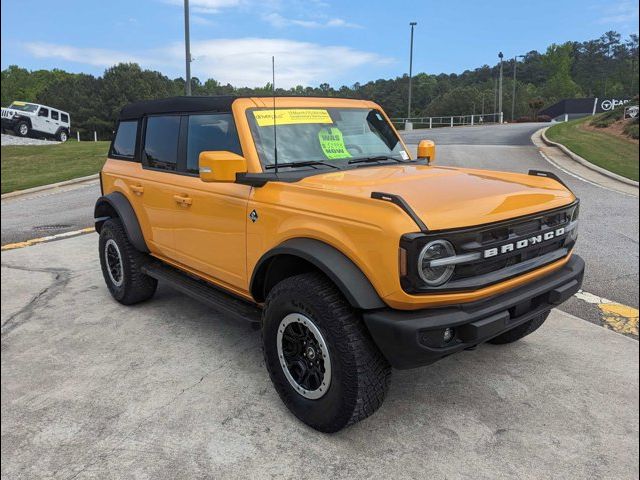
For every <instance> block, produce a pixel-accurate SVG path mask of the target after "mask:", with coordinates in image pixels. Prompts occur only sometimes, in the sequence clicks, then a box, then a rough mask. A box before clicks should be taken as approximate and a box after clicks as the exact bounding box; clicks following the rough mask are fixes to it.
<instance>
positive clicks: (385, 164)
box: [95, 97, 584, 432]
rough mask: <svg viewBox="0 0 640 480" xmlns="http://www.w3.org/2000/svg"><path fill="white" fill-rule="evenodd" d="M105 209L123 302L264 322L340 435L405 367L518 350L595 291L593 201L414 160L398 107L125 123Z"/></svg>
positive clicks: (102, 227)
mask: <svg viewBox="0 0 640 480" xmlns="http://www.w3.org/2000/svg"><path fill="white" fill-rule="evenodd" d="M101 185H102V196H101V197H100V198H99V199H98V201H97V203H96V206H95V225H96V230H97V231H98V232H99V234H100V242H99V255H100V262H101V265H102V271H103V274H104V278H105V281H106V283H107V286H108V288H109V290H110V291H111V294H112V295H113V297H114V298H115V299H116V300H118V301H119V302H121V303H123V304H125V305H130V304H134V303H137V302H141V301H143V300H147V299H149V298H150V297H152V296H153V295H154V292H155V290H156V286H157V282H158V280H160V281H163V282H166V283H168V284H170V285H172V286H173V287H175V288H177V289H179V290H181V291H182V292H184V293H186V294H188V295H191V296H192V297H194V298H196V299H198V300H200V301H203V302H206V303H208V304H209V305H212V306H213V307H215V309H217V310H218V311H220V312H224V313H226V314H228V315H229V316H234V317H238V318H244V319H248V320H251V321H255V322H257V325H259V326H260V327H261V329H262V342H263V349H264V360H265V363H266V366H267V370H268V371H269V375H270V376H271V380H272V381H273V384H274V386H275V388H276V390H277V391H278V394H279V395H280V397H281V398H282V400H283V402H284V403H285V404H286V405H287V407H288V408H289V409H290V410H291V411H292V412H293V413H294V414H295V415H296V416H297V417H298V418H299V419H301V420H302V421H303V422H305V423H307V424H308V425H310V426H312V427H313V428H315V429H318V430H321V431H324V432H335V431H338V430H340V429H341V428H344V427H345V426H347V425H350V424H352V423H355V422H357V421H359V420H361V419H363V418H365V417H367V416H369V415H371V414H372V413H373V412H374V411H375V410H376V409H377V408H378V407H379V406H380V405H381V404H382V401H383V399H384V396H385V393H386V391H387V389H388V385H389V378H390V373H391V367H395V368H399V369H403V368H412V367H416V366H421V365H427V364H429V363H432V362H434V361H436V360H438V359H440V358H443V357H445V356H447V355H451V354H452V353H456V352H460V351H462V350H465V349H469V348H473V347H475V346H476V345H478V344H480V343H483V342H490V343H496V344H502V343H509V342H513V341H515V340H518V339H520V338H522V337H524V336H525V335H528V334H530V333H531V332H533V331H534V330H536V329H537V328H538V327H540V325H541V324H542V323H543V322H544V321H545V319H546V318H547V316H548V314H549V311H550V310H551V309H552V308H553V307H555V306H557V305H559V304H560V303H562V302H563V301H565V300H567V299H568V298H569V297H570V296H571V295H573V294H574V293H575V292H576V291H577V290H578V289H579V288H580V286H581V283H582V277H583V271H584V262H583V261H582V259H580V258H579V257H578V256H577V255H573V254H572V251H573V248H574V245H575V242H576V237H577V231H578V229H577V225H578V210H579V209H578V200H577V199H576V197H575V196H574V195H573V193H572V192H571V191H570V190H569V189H568V188H567V187H566V186H565V185H564V184H562V182H561V181H560V180H559V179H558V178H557V177H555V176H554V175H553V174H550V173H547V172H540V171H531V172H528V174H516V173H504V172H490V171H485V170H473V169H463V168H450V167H443V166H437V165H435V147H434V145H433V143H432V142H429V141H426V140H425V141H422V142H421V143H420V145H419V146H418V148H417V155H416V156H415V157H414V156H413V155H412V154H411V153H410V151H409V149H408V148H407V146H406V145H405V144H404V143H403V141H402V139H401V138H400V136H399V135H398V133H397V132H396V130H395V129H394V128H393V126H392V124H391V122H390V121H389V119H388V118H387V116H386V114H385V113H384V111H383V110H382V109H381V108H380V106H378V105H376V104H375V103H372V102H369V101H363V100H349V99H339V98H313V97H300V98H296V97H277V98H254V97H251V98H240V97H176V98H168V99H162V100H154V101H145V102H139V103H133V104H130V105H128V106H126V107H124V108H123V109H122V111H121V113H120V118H119V122H118V126H117V131H116V134H115V137H114V139H113V142H112V144H111V148H110V151H109V158H108V160H107V162H106V163H105V165H104V168H103V170H102V172H101Z"/></svg>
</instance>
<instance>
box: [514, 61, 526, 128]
mask: <svg viewBox="0 0 640 480" xmlns="http://www.w3.org/2000/svg"><path fill="white" fill-rule="evenodd" d="M519 58H525V56H524V55H516V56H515V57H513V94H512V95H511V123H513V119H514V117H515V114H516V70H517V69H518V59H519Z"/></svg>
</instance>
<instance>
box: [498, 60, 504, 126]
mask: <svg viewBox="0 0 640 480" xmlns="http://www.w3.org/2000/svg"><path fill="white" fill-rule="evenodd" d="M503 57H504V55H503V54H502V52H500V53H498V58H499V59H500V80H499V82H498V113H499V114H500V123H502V120H503V117H504V113H503V112H502V59H503Z"/></svg>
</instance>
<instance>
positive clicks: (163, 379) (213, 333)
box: [1, 234, 639, 480]
mask: <svg viewBox="0 0 640 480" xmlns="http://www.w3.org/2000/svg"><path fill="white" fill-rule="evenodd" d="M96 248H97V236H96V235H95V234H91V235H84V236H81V237H76V238H72V239H67V240H64V241H58V242H51V243H46V244H41V245H37V246H33V247H29V248H24V249H18V250H12V251H5V252H3V253H2V283H1V287H2V315H1V317H2V337H1V338H2V395H1V406H2V409H1V415H2V442H1V449H2V467H1V469H2V478H3V479H7V480H9V479H11V480H20V479H34V478H51V479H70V478H74V479H88V478H114V479H120V478H138V479H164V478H171V479H194V478H233V479H235V478H350V479H351V478H355V479H358V478H363V479H364V478H367V479H368V478H381V479H382V478H384V479H387V478H394V479H395V478H425V477H427V478H434V479H440V478H448V479H466V478H474V479H497V478H525V479H527V478H532V479H539V478H545V479H554V478H589V479H636V478H638V475H639V471H638V462H637V460H638V398H639V397H638V343H637V342H636V341H634V340H631V339H629V338H626V337H624V336H622V335H618V334H616V333H613V332H611V331H608V330H606V329H603V328H600V327H597V326H595V325H591V324H589V323H587V322H584V321H582V320H580V319H576V318H574V317H572V316H570V315H567V314H564V313H562V312H559V311H554V312H553V314H552V316H551V317H550V319H549V320H548V321H547V323H546V324H545V325H544V326H543V327H542V328H541V329H540V330H538V332H536V333H534V334H533V335H531V336H529V337H527V338H526V339H524V340H522V341H520V342H518V343H515V344H512V345H508V346H492V345H486V346H481V347H480V348H478V349H477V350H475V351H472V352H464V353H462V354H459V355H455V356H453V357H449V358H447V359H444V360H443V361H441V362H439V363H437V364H435V365H432V366H430V367H426V368H422V369H417V370H410V371H394V376H393V379H392V385H391V389H390V391H389V396H388V398H387V400H386V402H385V404H384V405H383V407H382V408H381V409H380V410H379V411H378V412H377V413H376V414H375V415H374V416H373V417H370V418H369V419H367V420H365V421H364V422H361V423H360V424H357V425H355V426H353V427H351V428H349V429H347V430H345V431H343V432H340V433H338V434H336V435H324V434H320V433H317V432H315V431H313V430H311V429H309V428H307V427H306V426H304V425H303V424H301V423H300V422H298V421H297V420H296V419H295V418H294V417H293V416H292V415H290V414H289V413H288V411H287V410H286V409H285V407H284V406H283V405H282V403H281V402H280V400H279V398H278V397H277V395H276V393H275V391H274V390H273V388H272V387H271V385H270V382H269V379H268V375H267V373H266V370H265V368H264V365H263V361H262V354H261V351H260V343H259V332H255V331H253V330H252V329H251V328H250V326H249V325H248V324H243V323H235V322H232V321H231V320H229V319H226V318H224V317H222V316H220V315H219V314H217V313H216V312H214V311H211V310H209V309H207V308H206V307H204V306H202V305H200V304H198V303H196V302H195V301H193V300H191V299H189V298H188V297H185V296H183V295H181V294H179V293H177V292H175V291H172V290H169V289H166V288H160V289H159V290H158V293H157V294H156V297H155V298H154V299H152V300H151V301H149V302H147V303H144V304H141V305H138V306H135V307H123V306H121V305H119V304H117V303H116V302H114V301H113V300H112V299H111V298H110V296H109V294H108V291H107V289H106V286H105V285H104V282H103V279H102V277H101V273H100V269H99V265H98V261H97V255H96Z"/></svg>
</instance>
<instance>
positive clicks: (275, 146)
mask: <svg viewBox="0 0 640 480" xmlns="http://www.w3.org/2000/svg"><path fill="white" fill-rule="evenodd" d="M271 75H272V82H271V92H272V94H273V161H274V167H275V172H276V174H277V173H278V134H277V133H276V57H275V56H272V57H271Z"/></svg>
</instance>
